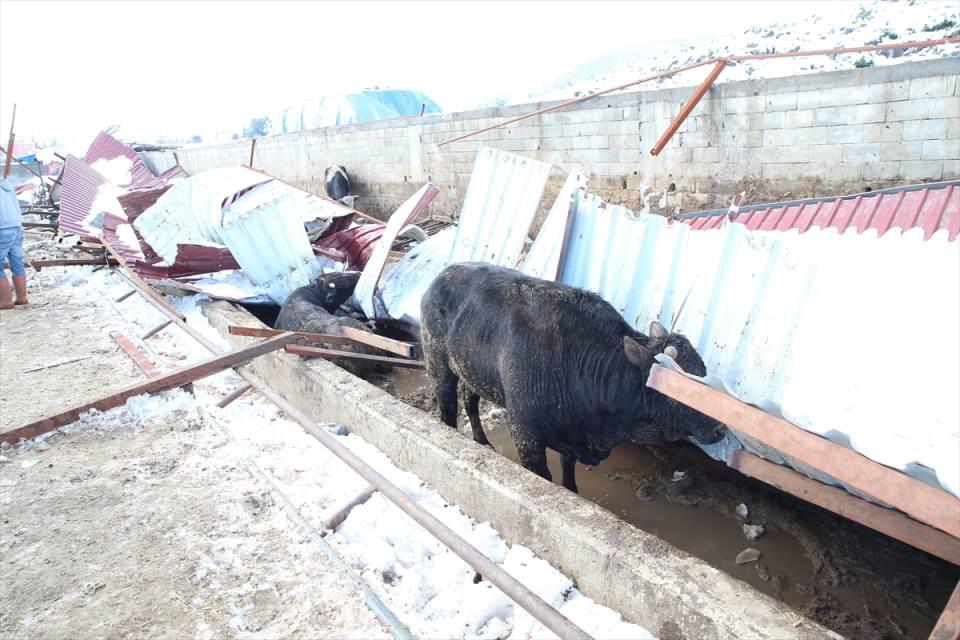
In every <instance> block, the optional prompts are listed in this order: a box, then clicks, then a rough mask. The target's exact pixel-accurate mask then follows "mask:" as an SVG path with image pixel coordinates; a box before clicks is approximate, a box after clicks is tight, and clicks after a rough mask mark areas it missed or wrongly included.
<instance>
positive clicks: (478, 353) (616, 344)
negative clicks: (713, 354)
mask: <svg viewBox="0 0 960 640" xmlns="http://www.w3.org/2000/svg"><path fill="white" fill-rule="evenodd" d="M420 319H421V320H420V324H421V331H422V339H423V350H424V354H425V356H426V360H427V370H428V372H429V373H430V375H431V377H432V378H433V380H434V383H435V384H436V394H437V401H438V404H439V406H440V415H441V419H442V420H443V421H444V422H445V423H446V424H448V425H450V426H452V427H456V426H457V384H458V382H459V383H461V384H462V391H463V404H464V406H465V409H466V413H467V416H468V417H469V419H470V426H471V428H472V430H473V438H474V440H476V441H477V442H479V443H480V444H489V443H488V441H487V438H486V434H484V432H483V428H482V427H481V426H480V411H479V403H480V398H484V399H486V400H488V401H490V402H493V403H494V404H497V405H500V406H501V407H505V408H506V410H507V417H508V425H509V429H510V435H511V436H512V437H513V441H514V443H515V444H516V445H517V452H518V453H519V456H520V462H521V463H522V464H523V466H525V467H526V468H527V469H530V470H531V471H534V472H536V473H538V474H540V475H541V476H543V477H544V478H547V479H548V480H549V479H550V471H549V470H548V469H547V458H546V450H545V448H546V447H550V448H551V449H554V450H556V451H558V452H559V453H560V455H561V461H562V467H563V485H564V486H565V487H567V488H568V489H570V490H572V491H576V490H577V485H576V482H575V479H574V469H575V465H576V461H577V460H579V461H580V462H582V463H584V464H588V465H595V464H597V463H599V462H600V461H602V460H604V459H606V458H607V456H609V455H610V451H611V450H612V449H613V448H614V447H615V446H617V445H618V444H620V443H622V442H626V441H627V440H633V439H638V440H643V441H645V442H667V441H676V440H682V439H685V438H687V437H688V436H692V437H693V438H695V439H696V440H697V441H699V442H701V443H704V444H711V443H714V442H717V441H718V440H719V439H720V438H721V437H722V436H723V427H722V425H720V424H718V423H717V422H716V421H715V420H713V419H711V418H709V417H707V416H705V415H703V414H702V413H699V412H698V411H695V410H694V409H691V408H689V407H687V406H686V405H683V404H681V403H679V402H677V401H675V400H673V399H671V398H668V397H667V396H664V395H662V394H660V393H659V392H657V391H655V390H653V389H649V388H647V386H646V380H647V376H648V375H649V373H650V368H651V366H652V365H653V363H654V356H655V355H656V354H658V353H661V352H662V353H666V354H667V355H669V356H671V357H672V358H673V359H674V360H676V361H677V363H678V364H679V365H680V366H681V367H683V369H684V370H685V371H687V372H689V373H693V374H696V375H704V374H705V373H706V368H705V367H704V364H703V360H702V359H701V358H700V356H699V355H698V354H697V352H696V350H695V349H694V348H693V346H692V345H691V344H690V342H689V341H688V340H687V339H686V338H685V337H683V336H681V335H679V334H668V333H667V331H666V330H665V329H664V328H663V327H662V326H661V325H660V323H658V322H654V323H653V325H652V326H651V328H650V336H645V335H643V334H642V333H639V332H637V331H634V330H633V329H632V328H631V327H630V325H628V324H627V323H626V322H625V321H624V320H623V318H622V317H621V316H620V314H619V313H617V311H616V310H615V309H614V308H613V307H612V306H610V304H608V303H607V302H606V301H604V300H603V299H602V298H601V297H600V296H598V295H596V294H593V293H590V292H588V291H584V290H582V289H576V288H574V287H569V286H566V285H562V284H558V283H556V282H549V281H546V280H540V279H537V278H532V277H529V276H526V275H523V274H521V273H519V272H517V271H513V270H511V269H505V268H502V267H495V266H492V265H489V264H484V263H464V264H454V265H451V266H449V267H447V268H446V269H444V270H443V271H442V272H441V273H440V275H439V276H437V278H436V279H435V280H434V281H433V283H432V284H431V285H430V287H429V289H427V292H426V294H424V297H423V300H422V302H421V305H420Z"/></svg>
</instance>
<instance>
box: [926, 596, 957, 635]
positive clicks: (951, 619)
mask: <svg viewBox="0 0 960 640" xmlns="http://www.w3.org/2000/svg"><path fill="white" fill-rule="evenodd" d="M958 639H960V582H958V583H957V588H956V589H954V590H953V594H952V595H951V596H950V599H949V600H947V606H946V607H944V609H943V613H941V614H940V619H939V620H937V624H936V626H934V627H933V631H931V632H930V639H929V640H958Z"/></svg>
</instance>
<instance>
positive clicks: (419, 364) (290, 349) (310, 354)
mask: <svg viewBox="0 0 960 640" xmlns="http://www.w3.org/2000/svg"><path fill="white" fill-rule="evenodd" d="M284 350H285V351H286V352H287V353H293V354H296V355H298V356H303V357H306V358H346V359H348V360H366V361H369V362H377V363H380V364H386V365H390V366H392V367H404V368H407V369H426V368H427V364H426V363H425V362H423V361H422V360H407V359H405V358H389V357H387V356H374V355H370V354H368V353H354V352H352V351H335V350H334V349H320V348H318V347H304V346H302V345H299V344H291V345H287V346H286V347H285V349H284Z"/></svg>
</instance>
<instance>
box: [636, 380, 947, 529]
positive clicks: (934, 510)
mask: <svg viewBox="0 0 960 640" xmlns="http://www.w3.org/2000/svg"><path fill="white" fill-rule="evenodd" d="M647 386H648V387H650V388H652V389H656V390H657V391H659V392H660V393H662V394H664V395H666V396H669V397H671V398H673V399H674V400H679V401H680V402H682V403H684V404H686V405H687V406H689V407H693V408H694V409H696V410H697V411H700V412H701V413H705V414H707V415H708V416H711V417H713V418H716V419H717V420H719V421H720V422H722V423H723V424H726V425H728V426H729V427H731V428H733V429H735V430H737V431H741V432H743V433H744V434H746V435H748V436H750V437H751V438H756V439H757V440H759V441H760V442H763V443H764V444H767V445H770V446H772V447H774V448H775V449H777V450H778V451H780V452H782V453H783V454H784V455H787V456H790V457H792V458H794V459H796V460H798V461H800V462H802V463H804V464H808V465H810V466H811V467H813V468H814V469H819V470H820V471H822V472H824V473H826V474H827V475H830V476H833V477H834V478H836V479H837V480H838V481H840V482H842V483H843V484H845V485H847V486H849V487H853V488H855V489H858V490H860V491H862V492H863V493H865V494H866V495H869V496H872V497H873V498H876V499H877V500H880V501H882V502H885V503H886V504H889V505H891V506H893V507H896V508H897V509H900V510H901V511H903V512H904V513H906V514H908V515H910V516H911V517H913V518H915V519H916V520H919V521H921V522H924V523H926V524H929V525H930V526H932V527H936V528H937V529H940V530H941V531H945V532H947V533H949V534H950V535H951V536H953V537H955V538H960V499H957V497H956V496H952V495H950V494H949V493H947V492H946V491H941V490H939V489H935V488H933V487H931V486H930V485H928V484H925V483H923V482H920V481H919V480H914V479H913V478H911V477H910V476H908V475H906V474H904V473H900V472H899V471H896V470H894V469H891V468H890V467H887V466H884V465H882V464H880V463H878V462H874V461H873V460H870V459H869V458H867V457H865V456H863V455H861V454H859V453H857V452H856V451H854V450H853V449H847V448H846V447H841V446H840V445H838V444H835V443H833V442H831V441H830V440H827V439H826V438H821V437H820V436H818V435H816V434H813V433H810V432H809V431H805V430H804V429H801V428H800V427H797V426H794V425H792V424H790V423H789V422H787V421H786V420H783V419H781V418H777V417H774V416H772V415H770V414H769V413H766V412H764V411H761V410H760V409H757V408H755V407H751V406H750V405H748V404H746V403H744V402H741V401H739V400H737V399H736V398H734V397H732V396H729V395H727V394H725V393H721V392H719V391H716V390H714V389H711V388H710V387H708V386H706V385H704V384H700V383H699V382H696V381H694V380H691V379H689V378H687V377H685V376H683V375H681V374H679V373H677V372H675V371H671V370H670V369H667V368H665V367H662V366H660V365H654V366H653V368H652V369H651V371H650V377H649V378H648V380H647Z"/></svg>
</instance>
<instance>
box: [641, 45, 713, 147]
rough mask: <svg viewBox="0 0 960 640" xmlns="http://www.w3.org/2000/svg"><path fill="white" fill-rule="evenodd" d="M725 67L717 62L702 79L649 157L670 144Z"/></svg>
mask: <svg viewBox="0 0 960 640" xmlns="http://www.w3.org/2000/svg"><path fill="white" fill-rule="evenodd" d="M726 66H727V61H726V60H725V59H723V58H721V59H720V60H717V64H716V65H714V67H713V69H712V70H711V71H710V73H709V74H708V75H707V77H706V78H704V80H703V82H702V83H701V84H700V86H699V87H698V88H697V90H696V91H694V92H693V95H692V96H690V99H689V100H687V103H686V104H685V105H683V108H682V109H681V110H680V113H678V114H677V117H676V118H674V119H673V122H671V123H670V126H669V127H667V130H666V131H664V132H663V135H661V136H660V139H659V140H657V144H655V145H653V148H652V149H650V155H652V156H656V155H659V154H660V152H661V151H663V148H664V147H665V146H667V143H668V142H670V138H672V137H673V134H675V133H676V132H677V129H679V128H680V125H682V124H683V121H684V120H686V119H687V117H688V116H689V115H690V113H691V112H692V111H693V110H694V109H695V108H696V107H697V104H699V103H700V100H701V99H703V96H705V95H706V94H707V91H709V90H710V87H712V86H713V83H714V81H715V80H716V79H717V76H719V75H720V72H721V71H723V69H724V67H726Z"/></svg>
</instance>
